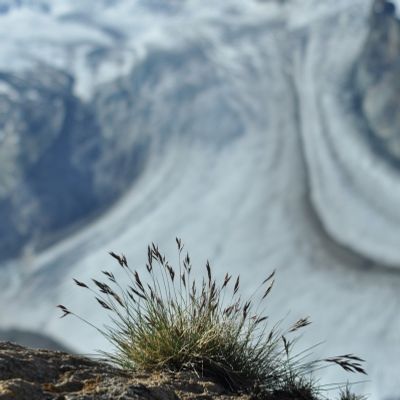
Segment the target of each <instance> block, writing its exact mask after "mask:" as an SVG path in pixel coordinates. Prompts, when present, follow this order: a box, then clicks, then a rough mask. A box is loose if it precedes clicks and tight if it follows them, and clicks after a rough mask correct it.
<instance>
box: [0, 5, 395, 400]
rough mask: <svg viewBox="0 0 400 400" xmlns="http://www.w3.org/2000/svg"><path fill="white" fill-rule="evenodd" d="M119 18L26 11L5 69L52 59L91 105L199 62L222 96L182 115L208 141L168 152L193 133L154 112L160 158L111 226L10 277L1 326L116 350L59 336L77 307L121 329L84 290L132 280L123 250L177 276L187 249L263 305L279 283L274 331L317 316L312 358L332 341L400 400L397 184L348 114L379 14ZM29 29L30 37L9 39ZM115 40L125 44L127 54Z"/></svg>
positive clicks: (161, 107) (5, 26) (11, 267)
mask: <svg viewBox="0 0 400 400" xmlns="http://www.w3.org/2000/svg"><path fill="white" fill-rule="evenodd" d="M94 4H96V6H94ZM149 4H150V5H149ZM106 5H107V3H106V2H98V3H97V2H96V3H93V2H91V3H90V4H89V2H78V1H76V2H68V6H67V5H65V2H61V1H54V4H53V3H52V9H51V13H50V14H39V13H37V12H33V11H31V10H25V9H21V10H14V11H13V12H10V13H8V14H5V15H1V16H0V31H1V32H0V33H1V34H2V36H3V35H7V37H8V38H10V40H9V43H8V44H7V45H5V46H2V49H1V50H0V51H1V56H0V60H2V62H1V61H0V63H1V64H0V65H1V69H3V68H4V69H6V68H9V69H11V70H13V69H14V68H19V67H20V66H24V68H27V67H29V65H30V64H29V63H30V62H31V61H30V57H31V56H32V54H31V51H30V50H29V48H31V47H30V46H31V45H32V46H33V45H36V46H37V47H35V52H36V50H37V49H39V50H40V51H39V52H37V53H36V58H39V59H40V60H42V61H45V62H48V63H51V64H52V65H57V66H58V67H64V68H67V69H69V70H70V71H71V73H73V74H74V76H75V77H76V78H77V82H76V88H75V89H76V92H77V93H78V94H79V95H81V96H82V97H85V98H87V99H88V100H89V99H90V98H91V96H92V93H93V90H94V89H95V88H96V87H97V85H99V84H102V83H105V82H109V81H111V80H113V79H115V77H116V76H118V75H121V74H122V75H124V74H127V73H128V72H129V71H130V70H131V68H132V67H133V66H134V65H140V63H142V62H145V60H146V59H147V57H149V55H151V54H152V53H153V52H156V51H159V50H160V49H162V50H164V51H171V52H173V51H176V50H179V51H181V52H187V56H188V57H189V56H191V53H190V49H191V48H192V47H193V46H196V45H197V46H199V47H201V48H202V49H203V50H204V51H205V54H206V57H205V58H204V59H205V61H204V62H206V63H209V64H210V65H211V67H212V68H213V70H215V71H216V72H217V73H218V76H219V77H221V79H222V82H223V84H221V85H219V86H218V87H217V88H207V87H205V88H204V92H203V93H202V97H201V99H196V103H193V105H191V104H190V103H189V104H185V105H184V106H183V109H182V111H181V112H182V113H189V115H190V116H191V117H192V120H193V121H196V123H197V125H195V127H196V129H197V131H196V132H199V134H197V133H196V136H195V135H194V134H193V133H192V131H190V130H189V131H184V129H185V128H184V127H182V126H180V125H179V124H178V123H177V125H176V130H177V132H176V135H171V137H169V138H167V139H165V140H163V141H161V139H162V138H163V132H161V131H158V130H157V128H158V126H161V125H162V124H161V122H160V120H161V119H162V118H164V117H165V116H168V117H169V118H175V119H176V121H180V117H181V116H180V115H179V113H178V115H173V114H172V115H169V113H170V112H171V110H174V112H176V108H175V107H174V102H176V104H179V103H178V99H177V98H171V99H170V102H169V103H163V104H160V103H161V102H155V103H154V107H157V111H158V113H156V115H158V118H159V120H154V121H151V122H152V125H151V126H149V130H152V131H153V135H154V136H155V137H159V139H160V143H162V148H161V149H160V151H157V152H154V154H153V155H152V158H151V160H149V162H148V164H147V166H146V170H145V171H144V173H143V174H142V175H141V176H140V178H139V180H138V181H137V182H136V183H135V185H134V186H133V187H132V188H131V189H130V191H129V192H128V193H127V194H126V195H125V196H124V197H123V198H122V199H120V201H119V202H118V203H117V204H115V205H114V206H113V208H112V209H111V210H109V211H108V212H106V213H104V214H103V215H101V216H99V217H98V218H97V219H96V220H95V221H93V222H92V223H90V224H87V225H86V226H83V227H82V228H81V229H80V230H79V231H78V232H77V233H75V234H74V235H71V236H69V237H67V238H65V239H64V240H62V241H60V242H59V243H57V244H56V245H54V246H53V247H51V248H49V249H47V250H46V251H43V252H41V253H39V254H34V253H33V252H32V250H31V249H28V250H29V251H27V252H26V255H25V257H23V258H21V259H20V260H14V261H11V262H9V263H8V264H6V265H4V266H3V267H2V272H1V273H2V281H1V282H0V289H1V294H0V299H1V302H2V303H3V304H7V312H6V313H1V314H0V324H1V325H2V326H4V327H8V326H18V327H21V328H30V329H36V330H39V331H42V332H44V333H47V334H51V335H53V336H54V337H55V338H57V339H59V340H62V341H63V342H64V343H66V344H67V345H69V346H71V347H74V348H76V349H77V350H78V351H80V352H83V353H92V352H93V350H94V349H96V348H105V347H107V344H106V343H105V341H104V339H103V338H101V337H99V336H98V335H97V334H96V332H93V331H92V330H91V329H89V328H87V327H85V326H84V325H82V323H81V322H80V321H78V320H75V319H73V318H70V319H68V318H65V319H62V320H60V319H58V318H57V316H58V315H59V313H58V311H57V310H56V309H55V305H57V304H60V303H61V304H65V305H66V306H68V307H70V308H71V309H73V310H76V311H77V312H78V313H79V314H80V315H81V316H83V317H86V318H88V319H90V320H91V321H93V322H95V323H97V324H100V325H101V324H102V323H103V322H105V320H104V315H103V312H99V308H98V307H97V305H96V303H95V301H94V300H93V299H91V298H90V296H89V297H85V293H84V292H82V291H81V290H79V288H77V287H74V286H73V284H72V281H71V278H72V277H75V278H78V279H79V280H83V281H85V280H86V281H87V280H89V278H90V277H99V276H100V273H101V270H104V269H106V268H112V269H113V271H114V272H115V273H116V274H119V273H120V272H121V271H119V270H118V269H117V267H116V266H114V263H113V262H112V260H111V259H110V257H108V256H107V251H109V250H113V251H115V252H123V253H124V254H126V256H127V258H128V260H129V261H130V264H131V265H132V266H133V267H134V268H139V269H141V270H143V267H144V262H145V258H146V246H147V244H148V243H151V242H152V241H153V242H156V243H158V244H159V245H160V247H161V249H163V250H164V251H165V252H166V254H167V256H168V258H170V259H171V261H172V262H173V261H174V260H175V261H176V251H175V249H174V248H175V241H174V238H175V236H179V237H181V238H182V239H183V240H184V241H185V243H186V247H187V249H188V250H189V251H190V253H191V258H192V260H193V261H194V264H195V267H196V266H197V267H198V268H199V269H200V270H201V268H203V267H204V264H205V261H206V259H207V258H208V259H210V261H211V264H212V265H213V267H214V269H215V270H216V273H217V275H219V276H220V277H222V276H223V274H224V273H225V272H226V271H227V270H229V271H230V272H233V273H240V274H241V275H242V281H243V289H244V290H245V292H247V293H250V292H251V291H252V290H253V288H254V287H255V286H257V284H258V283H259V282H260V280H261V279H262V278H264V277H265V276H266V275H268V274H269V273H270V272H271V271H272V270H273V269H275V268H276V269H277V285H276V288H275V289H274V293H273V295H272V297H271V299H270V302H269V309H268V310H269V311H270V313H271V314H272V318H273V319H275V321H276V320H278V319H279V318H281V317H283V316H285V315H286V313H287V312H288V311H290V314H289V316H288V318H287V321H288V323H289V322H290V321H292V320H294V319H295V318H296V317H300V316H305V315H310V316H311V318H312V320H313V321H314V324H313V325H312V326H311V327H310V329H308V331H307V332H306V333H305V334H304V337H303V338H302V341H301V343H302V345H303V346H312V345H314V344H315V343H317V342H320V341H321V340H323V341H324V342H323V344H321V346H319V347H318V348H317V349H316V350H315V355H316V356H317V357H318V356H331V355H337V354H345V353H350V352H352V353H355V354H357V355H359V356H361V357H363V358H365V359H366V360H367V361H368V365H367V370H368V372H369V381H368V382H364V383H361V384H360V385H359V386H358V387H357V390H359V391H360V392H365V393H369V394H370V398H371V399H372V400H375V399H387V398H396V397H398V396H399V395H400V382H399V381H398V374H399V372H400V343H399V340H400V337H399V335H398V332H399V329H400V317H399V313H398V308H399V302H400V297H399V294H398V293H399V291H398V287H399V284H400V274H399V272H398V270H397V269H396V268H394V267H396V266H398V265H399V257H400V254H399V251H400V250H399V246H398V238H399V237H400V236H399V233H400V232H399V227H400V224H399V218H400V216H399V211H398V206H397V204H399V203H398V200H399V196H400V194H399V193H400V190H399V176H398V172H396V171H394V170H391V169H390V168H389V167H388V166H387V165H386V163H385V160H382V159H378V158H377V156H376V155H375V154H373V153H372V152H371V151H370V149H369V147H368V146H367V145H366V144H365V140H363V139H362V132H358V130H357V124H356V123H355V122H354V120H353V116H352V115H351V113H350V112H349V110H347V109H346V106H345V102H343V101H342V100H343V99H342V97H341V96H342V88H343V84H344V79H345V77H346V73H348V70H349V68H350V67H351V65H352V62H353V61H354V59H355V57H356V56H357V53H358V51H359V49H360V47H361V45H362V42H363V40H364V38H365V35H366V18H367V16H368V13H369V9H370V5H371V2H370V1H364V0H362V1H353V0H340V1H325V2H319V1H316V0H307V1H305V0H302V1H300V0H298V1H293V2H292V3H290V2H288V3H287V4H286V5H285V6H283V7H278V6H277V5H275V4H271V3H268V4H267V3H263V2H255V1H254V2H253V1H247V2H243V1H242V0H240V1H239V0H238V1H236V0H232V1H230V2H227V1H226V0H224V1H215V0H212V1H211V0H209V1H205V0H196V1H195V0H193V1H190V2H182V3H180V4H179V3H178V2H174V3H173V4H172V6H171V7H170V8H169V9H168V10H165V9H161V10H160V9H157V8H155V7H157V2H151V3H148V4H147V5H146V2H143V1H140V2H139V1H130V2H128V1H126V2H115V4H114V5H113V6H112V7H111V6H106ZM151 5H152V6H151ZM92 6H93V7H92ZM74 13H75V14H76V15H78V14H79V13H80V14H83V15H86V16H90V23H83V22H82V23H81V22H79V19H75V20H74V18H72V17H69V18H65V16H67V15H69V16H71V15H74ZM22 22H23V24H24V26H25V27H26V29H25V30H24V29H22V28H21V29H14V30H13V29H11V27H12V26H20V24H21V23H22ZM39 22H40V28H39V29H38V30H36V31H35V33H32V32H31V31H32V30H33V27H34V26H35V25H36V23H39ZM105 26H107V27H109V28H110V27H112V28H113V29H115V30H116V31H118V32H120V33H121V37H122V38H123V39H120V40H119V41H117V42H115V39H113V37H112V36H110V35H109V34H107V33H106V32H107V31H105V30H104V29H103V28H104V27H105ZM21 45H22V46H23V49H24V50H23V51H21ZM97 46H105V47H107V48H111V49H115V48H118V50H120V51H121V52H120V53H119V54H120V56H121V59H122V61H121V63H122V65H123V66H122V67H121V69H118V67H117V65H116V62H115V60H112V59H111V60H110V59H108V58H104V60H102V61H101V67H100V68H99V69H98V70H97V72H96V74H95V75H94V76H93V73H92V72H93V71H92V70H91V69H90V68H91V67H90V66H89V65H88V62H87V59H86V56H87V54H88V53H89V52H90V50H92V49H93V48H96V47H97ZM32 48H33V47H32ZM71 49H72V50H73V51H74V57H72V60H70V59H68V56H67V55H68V54H70V53H68V51H71ZM184 54H186V53H184ZM11 55H12V56H13V57H14V56H15V57H17V56H16V55H18V57H17V58H16V59H14V60H13V63H12V65H10V64H9V63H7V62H5V60H7V57H8V58H9V57H10V56H11ZM55 55H57V56H55ZM185 71H186V72H187V74H188V75H189V78H188V79H190V80H191V82H192V83H193V85H197V86H201V85H202V83H203V82H202V81H201V79H200V76H201V75H200V74H199V71H201V70H200V69H199V70H198V69H197V67H196V66H194V67H193V69H192V70H185ZM89 76H92V77H93V79H92V80H91V81H90V82H89V80H88V77H89ZM180 79H181V77H180V76H179V75H178V72H176V71H175V72H174V71H172V70H171V71H170V75H169V76H168V78H165V79H164V80H161V82H160V85H159V87H158V88H157V89H156V90H159V92H156V93H155V94H154V96H155V97H157V94H158V93H159V94H160V98H161V99H162V94H163V91H164V90H167V89H168V90H170V88H171V87H172V88H173V86H174V84H176V83H177V82H179V81H180ZM166 88H167V89H166ZM146 94H148V95H149V96H150V95H151V93H146ZM218 99H224V101H225V100H226V99H229V101H228V100H226V101H227V102H228V103H229V106H230V109H233V110H235V113H236V116H237V118H238V121H239V122H240V124H241V126H242V129H241V130H240V133H239V134H238V135H237V136H235V137H234V138H231V140H230V141H222V142H221V140H220V138H221V137H223V135H224V134H227V133H228V134H229V133H230V132H227V131H229V130H231V129H232V127H231V125H230V123H229V121H228V120H227V119H229V118H230V117H229V116H226V115H221V117H220V118H221V121H224V122H223V123H222V122H220V121H218V116H217V117H216V116H215V115H213V113H212V112H211V109H213V106H214V105H216V104H217V101H218ZM139 101H140V99H139V100H138V102H139ZM210 105H211V106H210ZM210 108H211V109H210ZM221 110H222V111H223V110H225V108H221ZM222 111H221V112H222ZM224 118H227V119H225V120H224ZM198 121H200V122H198ZM219 122H220V123H219ZM211 127H215V132H210V129H211ZM202 131H204V132H202ZM203 134H204V135H203ZM228 137H229V138H230V136H229V135H228ZM388 266H390V267H391V268H388ZM121 277H122V275H121ZM344 379H349V377H348V376H347V375H343V374H342V373H341V372H340V371H339V370H338V369H335V368H330V369H327V370H324V371H323V381H326V382H337V381H343V380H344ZM355 379H357V378H355Z"/></svg>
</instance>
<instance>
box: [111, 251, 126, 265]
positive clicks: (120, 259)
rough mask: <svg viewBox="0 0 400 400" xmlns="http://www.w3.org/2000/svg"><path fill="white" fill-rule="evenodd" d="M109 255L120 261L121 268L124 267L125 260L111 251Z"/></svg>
mask: <svg viewBox="0 0 400 400" xmlns="http://www.w3.org/2000/svg"><path fill="white" fill-rule="evenodd" d="M108 254H110V256H111V257H113V258H115V259H116V260H117V261H118V263H119V265H120V266H121V267H123V266H124V260H123V258H122V257H121V256H119V255H118V254H116V253H114V252H113V251H110V252H109V253H108Z"/></svg>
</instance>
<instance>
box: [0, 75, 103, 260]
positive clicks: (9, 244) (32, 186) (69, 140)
mask: <svg viewBox="0 0 400 400" xmlns="http://www.w3.org/2000/svg"><path fill="white" fill-rule="evenodd" d="M0 84H1V85H2V86H3V87H6V88H7V90H6V91H5V92H3V93H1V94H0V132H1V136H0V165H1V172H0V188H1V189H0V218H1V220H2V224H1V226H0V259H4V258H7V257H10V256H13V255H15V254H16V253H17V252H18V251H19V250H20V248H21V247H22V246H23V245H24V243H25V242H26V241H27V240H28V238H29V239H30V238H34V239H35V238H37V239H38V242H39V243H38V244H39V245H40V241H42V240H43V239H44V237H45V234H46V233H50V232H53V233H54V232H57V231H59V230H60V229H62V228H65V227H66V226H67V225H69V224H73V223H74V222H76V221H77V220H79V219H80V218H81V217H82V216H84V215H87V213H88V212H89V211H90V210H92V209H93V208H95V207H96V205H98V204H99V199H98V197H97V196H96V193H95V187H94V177H93V174H94V166H95V163H96V161H97V160H98V158H99V155H100V151H101V148H100V143H99V139H100V138H99V137H98V128H97V126H96V121H95V118H94V116H93V115H92V113H91V111H90V109H89V108H88V107H87V106H85V105H84V104H82V102H81V101H80V100H79V99H77V98H76V97H74V96H73V94H72V84H73V81H72V78H71V77H69V76H68V75H66V74H63V73H61V72H58V71H55V70H53V69H46V68H42V70H41V71H36V72H35V71H33V72H31V73H26V74H25V75H22V76H21V75H20V76H15V75H11V74H5V73H1V74H0Z"/></svg>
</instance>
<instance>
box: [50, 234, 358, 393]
mask: <svg viewBox="0 0 400 400" xmlns="http://www.w3.org/2000/svg"><path fill="white" fill-rule="evenodd" d="M176 243H177V247H178V254H179V262H178V267H177V268H174V267H173V266H172V265H171V264H170V263H169V262H168V261H167V260H166V259H165V257H164V256H163V255H162V254H161V252H160V251H159V249H158V247H157V246H156V245H155V244H154V243H152V245H151V246H149V247H148V249H147V263H146V269H145V272H144V276H143V274H140V273H139V272H138V271H136V270H133V269H131V267H130V266H129V265H128V261H127V259H126V257H125V256H124V255H118V254H116V253H113V252H111V253H110V255H111V256H112V257H113V258H114V259H115V260H116V261H117V263H118V264H119V267H120V268H122V269H123V270H124V271H125V274H126V282H124V283H123V284H120V283H119V282H118V280H117V279H116V277H115V276H114V274H113V273H112V272H110V271H102V273H103V275H104V277H105V278H106V279H105V280H106V282H101V281H98V280H96V279H93V280H92V283H93V285H92V286H90V285H88V284H87V283H84V282H81V281H79V280H77V279H74V282H75V284H76V285H77V286H79V287H81V288H82V289H84V290H88V291H90V292H91V293H92V294H93V295H94V297H95V299H96V301H97V302H98V304H99V305H100V307H101V308H102V309H103V310H104V311H105V312H107V313H109V316H110V318H111V321H112V326H104V327H103V328H99V327H96V326H94V325H93V324H91V323H90V322H89V321H87V320H85V319H83V318H81V317H80V316H79V315H77V314H75V313H74V312H72V311H71V310H69V309H68V308H67V307H65V306H63V305H59V306H58V307H59V308H60V309H61V311H62V313H63V315H62V317H65V316H67V315H74V316H75V317H77V318H79V319H81V320H82V321H83V322H85V323H87V324H89V325H91V326H92V327H94V328H95V329H96V330H97V331H99V332H100V333H101V334H102V335H104V336H105V337H106V338H107V339H108V340H109V342H110V343H111V344H112V345H113V347H114V349H115V350H114V351H113V352H112V353H104V352H102V354H103V355H105V356H106V358H107V360H109V361H111V362H113V363H114V364H116V365H118V366H119V367H121V368H123V369H126V370H133V371H154V370H164V371H165V370H167V371H182V370H191V371H195V372H196V373H197V374H198V375H199V376H202V377H208V378H213V379H214V380H216V381H218V382H219V383H220V384H222V385H223V386H224V387H225V388H226V389H227V390H230V391H232V392H242V393H249V394H252V395H254V396H255V397H257V396H259V397H262V398H267V399H268V398H274V399H288V400H290V399H317V398H318V386H317V385H316V383H315V382H314V381H313V378H312V374H313V371H315V370H317V369H319V368H321V364H322V363H328V364H336V365H338V366H340V367H341V368H343V369H344V370H346V371H348V372H357V373H363V374H365V371H364V369H363V367H362V362H363V360H362V359H361V358H359V357H356V356H354V355H352V354H345V355H343V356H338V357H332V358H327V359H325V360H313V361H306V360H307V359H308V358H307V356H308V355H309V354H307V351H306V352H302V353H298V354H295V353H294V352H293V346H294V344H295V343H296V337H294V338H293V335H296V334H297V333H298V332H299V331H300V330H301V329H303V328H304V327H306V326H307V325H309V324H310V321H309V319H308V317H307V318H301V319H299V320H298V321H296V322H295V323H294V324H293V325H292V326H290V327H289V328H288V329H286V330H285V331H282V330H281V329H280V324H276V325H274V326H272V327H270V325H269V320H268V316H267V315H264V313H263V312H258V310H259V309H263V303H265V301H266V300H267V298H268V295H269V294H270V292H271V289H272V287H273V285H274V277H275V272H272V273H271V274H270V275H269V276H267V277H266V279H264V280H263V281H262V282H261V284H260V286H259V287H258V289H257V290H256V292H255V294H254V295H253V296H252V297H251V298H249V299H246V300H243V299H242V297H241V296H240V294H239V291H240V278H239V276H237V277H234V278H233V277H232V275H230V274H229V273H227V274H226V275H225V277H224V280H223V281H222V282H221V283H218V282H217V281H216V279H215V278H214V275H213V271H212V268H211V265H210V263H209V262H208V261H207V263H206V266H205V270H204V275H203V277H202V278H201V279H200V280H196V279H195V278H194V276H193V274H192V265H191V260H190V256H189V254H186V255H183V250H184V245H183V243H182V241H181V240H180V239H178V238H177V239H176ZM232 278H233V279H232ZM257 293H260V296H259V301H258V302H257V303H256V304H257V307H254V303H255V300H254V299H255V295H256V294H257ZM349 393H350V392H349ZM341 400H358V398H356V397H354V398H353V397H350V395H349V394H348V395H347V397H346V396H342V397H341Z"/></svg>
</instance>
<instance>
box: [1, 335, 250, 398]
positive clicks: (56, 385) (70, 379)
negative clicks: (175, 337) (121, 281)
mask: <svg viewBox="0 0 400 400" xmlns="http://www.w3.org/2000/svg"><path fill="white" fill-rule="evenodd" d="M43 399H48V400H53V399H54V400H89V399H99V400H117V399H121V400H122V399H126V400H129V399H132V400H133V399H135V400H136V399H137V400H138V399H144V400H145V399H148V400H179V399H188V400H189V399H193V400H195V399H198V400H200V399H202V400H206V399H220V400H230V399H239V400H240V399H241V400H246V399H249V397H247V396H240V395H233V394H228V393H226V392H224V390H223V388H222V387H221V386H219V385H218V384H216V383H213V382H211V381H207V380H201V379H199V378H197V377H196V376H195V375H193V374H189V373H178V374H168V373H159V374H130V373H126V372H123V371H121V370H118V369H115V368H113V367H111V366H110V365H108V364H105V363H101V362H97V361H93V360H89V359H87V358H84V357H80V356H74V355H71V354H68V353H63V352H54V351H49V350H32V349H27V348H25V347H22V346H18V345H15V344H12V343H8V342H4V343H0V400H43Z"/></svg>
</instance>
